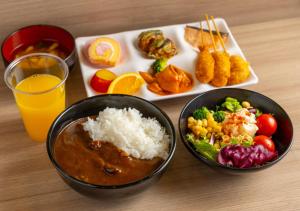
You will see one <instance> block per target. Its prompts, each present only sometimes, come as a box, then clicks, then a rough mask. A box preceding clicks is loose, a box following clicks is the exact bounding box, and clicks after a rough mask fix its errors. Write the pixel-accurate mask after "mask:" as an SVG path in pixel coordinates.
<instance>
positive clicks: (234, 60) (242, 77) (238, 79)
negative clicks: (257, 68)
mask: <svg viewBox="0 0 300 211" xmlns="http://www.w3.org/2000/svg"><path fill="white" fill-rule="evenodd" d="M230 63H231V66H230V78H229V79H228V85H234V84H239V83H242V82H244V81H246V80H247V79H248V78H249V76H250V69H249V63H248V62H246V61H245V60H244V59H243V58H241V57H240V56H237V55H235V56H231V57H230Z"/></svg>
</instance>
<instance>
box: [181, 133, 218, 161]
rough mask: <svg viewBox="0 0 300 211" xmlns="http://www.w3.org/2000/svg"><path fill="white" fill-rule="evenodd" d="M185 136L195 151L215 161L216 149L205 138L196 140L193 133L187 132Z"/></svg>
mask: <svg viewBox="0 0 300 211" xmlns="http://www.w3.org/2000/svg"><path fill="white" fill-rule="evenodd" d="M186 138H187V140H188V141H189V142H191V143H192V144H193V146H194V148H195V150H196V151H197V152H199V153H200V154H201V155H203V156H204V157H206V158H207V159H209V160H213V161H215V160H216V158H217V155H218V153H219V152H218V150H217V149H216V148H215V147H214V146H213V145H211V144H209V143H207V140H206V139H203V140H197V139H196V138H195V136H194V135H193V134H187V135H186Z"/></svg>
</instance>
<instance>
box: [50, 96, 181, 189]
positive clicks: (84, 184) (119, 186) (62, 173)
mask: <svg viewBox="0 0 300 211" xmlns="http://www.w3.org/2000/svg"><path fill="white" fill-rule="evenodd" d="M107 96H113V97H129V98H135V99H137V100H140V101H143V102H145V103H148V104H150V105H152V106H153V107H155V108H156V109H157V110H158V111H159V112H161V114H162V115H163V116H164V118H166V120H167V121H168V122H169V124H170V127H171V131H172V133H173V139H171V140H170V141H171V142H170V143H173V147H172V148H170V152H169V154H168V157H167V158H166V160H164V162H163V163H162V164H161V165H160V166H159V167H158V168H156V169H155V170H154V171H152V172H151V174H149V175H147V176H145V177H144V178H142V179H140V180H137V181H134V182H130V183H126V184H120V185H96V184H91V183H87V182H84V181H81V180H78V179H76V178H75V177H73V176H70V175H69V174H67V173H66V172H65V171H64V170H63V169H62V168H61V167H60V166H59V164H58V163H57V162H56V161H55V159H54V157H53V155H52V153H51V146H50V134H51V133H52V131H53V128H54V126H55V125H56V123H57V122H58V121H59V119H60V118H61V116H63V115H64V114H65V113H66V112H68V111H69V110H70V109H72V108H73V107H74V106H77V105H79V104H81V103H83V102H85V101H88V100H90V99H94V98H103V97H107ZM53 145H54V144H53ZM46 147H47V153H48V156H49V158H50V160H51V162H52V164H53V165H54V166H55V168H56V170H57V171H59V173H60V174H61V175H63V177H65V178H68V179H69V180H71V181H72V182H74V183H79V184H80V185H83V186H86V187H89V188H96V189H122V188H127V187H130V186H134V185H137V184H140V183H143V182H145V181H147V180H149V179H151V178H152V177H154V176H156V175H158V174H159V173H161V171H163V170H164V169H165V168H166V167H167V165H168V164H169V162H170V161H171V159H172V157H173V155H174V153H175V149H176V131H175V128H174V125H173V123H172V121H171V119H170V118H169V117H168V115H167V114H166V113H165V112H164V111H163V110H161V109H160V108H159V107H158V106H156V105H154V104H153V103H151V102H149V101H147V100H145V99H143V98H140V97H137V96H132V95H125V94H103V95H96V96H93V97H88V98H85V99H83V100H80V101H77V102H75V103H74V104H72V105H70V106H69V107H68V108H66V109H65V110H64V111H63V112H62V113H60V114H59V115H58V116H57V118H56V119H55V120H54V122H53V123H52V125H51V127H50V129H49V132H48V135H47V143H46Z"/></svg>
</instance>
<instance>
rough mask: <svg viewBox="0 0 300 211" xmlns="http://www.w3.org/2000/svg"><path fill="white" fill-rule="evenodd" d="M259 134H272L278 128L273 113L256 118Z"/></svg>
mask: <svg viewBox="0 0 300 211" xmlns="http://www.w3.org/2000/svg"><path fill="white" fill-rule="evenodd" d="M256 125H257V127H258V131H257V134H259V135H265V136H271V135H273V134H274V133H275V131H276V130H277V122H276V119H275V118H274V117H273V116H272V115H271V114H262V115H260V116H259V117H257V119H256Z"/></svg>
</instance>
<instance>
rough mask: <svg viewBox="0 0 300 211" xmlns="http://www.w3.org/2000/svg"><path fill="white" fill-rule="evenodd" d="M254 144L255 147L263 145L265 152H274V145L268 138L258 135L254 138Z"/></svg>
mask: <svg viewBox="0 0 300 211" xmlns="http://www.w3.org/2000/svg"><path fill="white" fill-rule="evenodd" d="M254 143H255V144H256V145H259V144H260V145H263V146H264V147H265V148H266V149H267V150H269V151H271V152H275V144H274V142H273V140H272V139H270V138H269V137H268V136H264V135H259V136H255V137H254Z"/></svg>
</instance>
